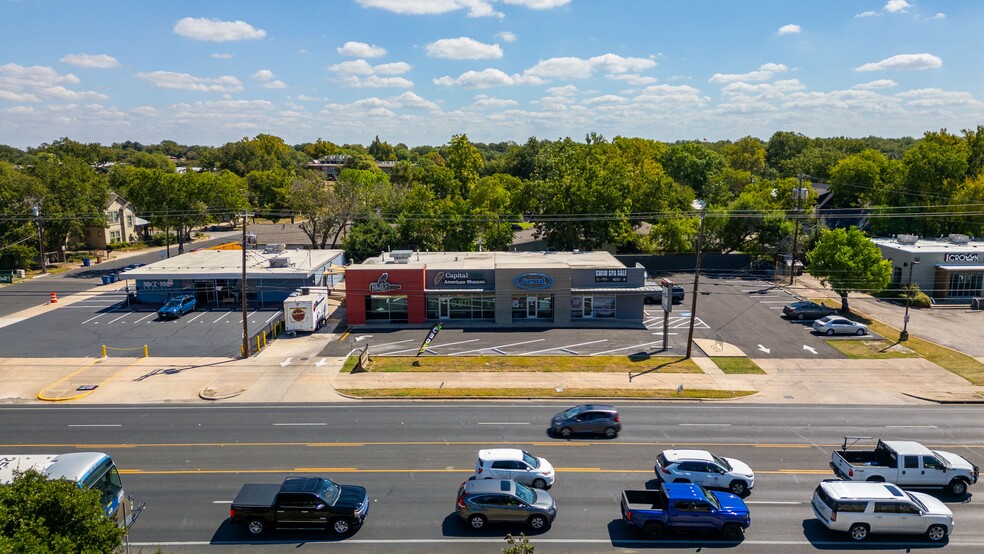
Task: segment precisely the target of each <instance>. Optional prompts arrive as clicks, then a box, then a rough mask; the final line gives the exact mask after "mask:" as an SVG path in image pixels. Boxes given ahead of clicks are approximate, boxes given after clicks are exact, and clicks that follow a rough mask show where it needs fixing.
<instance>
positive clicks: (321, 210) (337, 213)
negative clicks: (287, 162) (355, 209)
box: [287, 172, 348, 248]
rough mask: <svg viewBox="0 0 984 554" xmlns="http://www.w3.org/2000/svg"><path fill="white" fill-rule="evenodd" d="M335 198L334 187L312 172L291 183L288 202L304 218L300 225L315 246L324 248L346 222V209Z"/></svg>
mask: <svg viewBox="0 0 984 554" xmlns="http://www.w3.org/2000/svg"><path fill="white" fill-rule="evenodd" d="M336 200H337V197H336V196H335V194H334V193H333V192H332V189H331V188H329V187H328V186H327V185H325V182H324V181H323V180H322V179H321V177H320V176H319V175H317V174H315V173H313V172H307V173H305V174H303V175H302V176H300V177H298V178H296V179H294V181H293V182H292V183H291V185H290V196H289V199H288V201H287V205H288V206H289V207H290V209H291V210H292V211H293V212H294V213H296V214H297V216H298V217H300V218H302V219H304V221H302V222H301V224H300V228H301V230H302V231H304V234H305V235H307V237H308V240H310V241H311V246H312V247H314V248H325V247H326V246H327V245H328V240H329V239H330V238H332V237H337V236H338V232H339V230H340V229H341V228H342V227H343V226H344V225H345V221H346V218H347V213H348V212H347V208H346V207H344V206H342V205H340V203H339V202H337V201H336Z"/></svg>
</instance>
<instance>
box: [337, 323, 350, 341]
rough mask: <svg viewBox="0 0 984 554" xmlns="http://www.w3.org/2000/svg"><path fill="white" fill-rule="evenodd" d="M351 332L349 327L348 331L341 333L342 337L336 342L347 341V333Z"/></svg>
mask: <svg viewBox="0 0 984 554" xmlns="http://www.w3.org/2000/svg"><path fill="white" fill-rule="evenodd" d="M351 332H352V328H351V327H349V328H348V329H345V332H344V333H342V336H340V337H338V342H342V341H343V340H345V339H347V338H348V336H349V333H351Z"/></svg>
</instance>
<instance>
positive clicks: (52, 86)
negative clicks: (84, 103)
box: [0, 63, 108, 102]
mask: <svg viewBox="0 0 984 554" xmlns="http://www.w3.org/2000/svg"><path fill="white" fill-rule="evenodd" d="M80 82H81V81H80V80H79V78H78V77H76V76H75V75H72V74H71V73H66V74H64V75H62V74H60V73H58V72H57V71H55V70H54V69H52V68H50V67H47V66H40V65H35V66H30V67H27V66H23V65H18V64H15V63H8V64H4V65H0V99H3V100H7V101H10V102H40V101H41V100H42V99H44V98H53V99H57V100H105V99H106V98H108V97H107V96H106V95H105V94H102V93H99V92H95V91H77V90H71V89H68V88H65V86H64V85H77V84H79V83H80Z"/></svg>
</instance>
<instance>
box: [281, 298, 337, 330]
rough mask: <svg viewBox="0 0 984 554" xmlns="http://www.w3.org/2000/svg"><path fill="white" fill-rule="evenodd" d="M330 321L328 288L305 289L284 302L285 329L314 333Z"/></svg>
mask: <svg viewBox="0 0 984 554" xmlns="http://www.w3.org/2000/svg"><path fill="white" fill-rule="evenodd" d="M327 319H328V287H304V288H302V289H301V290H299V291H298V292H297V293H296V294H294V295H291V296H289V297H287V299H286V300H284V329H285V330H286V331H287V332H289V333H297V332H305V333H313V332H314V331H317V330H318V329H320V328H321V326H322V325H324V323H325V321H326V320H327Z"/></svg>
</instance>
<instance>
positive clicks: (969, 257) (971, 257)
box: [943, 252, 981, 263]
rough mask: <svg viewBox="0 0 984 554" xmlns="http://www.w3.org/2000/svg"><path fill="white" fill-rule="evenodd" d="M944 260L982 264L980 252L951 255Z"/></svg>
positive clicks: (947, 255)
mask: <svg viewBox="0 0 984 554" xmlns="http://www.w3.org/2000/svg"><path fill="white" fill-rule="evenodd" d="M943 259H944V260H945V261H947V262H978V263H979V262H980V261H981V254H980V252H967V253H956V252H954V253H951V254H946V255H945V256H944V257H943Z"/></svg>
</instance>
